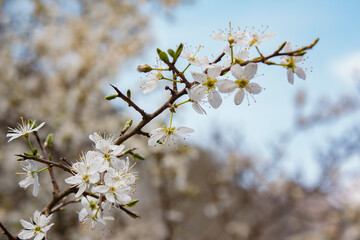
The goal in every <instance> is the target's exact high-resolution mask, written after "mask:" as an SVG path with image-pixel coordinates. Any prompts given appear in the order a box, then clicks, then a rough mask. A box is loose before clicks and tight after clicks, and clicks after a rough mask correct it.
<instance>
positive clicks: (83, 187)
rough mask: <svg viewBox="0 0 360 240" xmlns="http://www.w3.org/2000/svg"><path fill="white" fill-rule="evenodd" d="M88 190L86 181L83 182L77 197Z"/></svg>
mask: <svg viewBox="0 0 360 240" xmlns="http://www.w3.org/2000/svg"><path fill="white" fill-rule="evenodd" d="M85 190H86V183H81V184H80V185H79V190H78V191H77V193H76V194H75V197H80V195H81V194H82V193H83V192H85Z"/></svg>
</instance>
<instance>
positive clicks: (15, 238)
mask: <svg viewBox="0 0 360 240" xmlns="http://www.w3.org/2000/svg"><path fill="white" fill-rule="evenodd" d="M0 228H1V229H2V230H3V232H2V233H3V234H4V235H6V236H7V237H8V238H9V240H17V239H19V238H18V237H17V236H13V235H11V233H10V232H9V230H7V229H6V227H5V226H4V225H3V224H2V223H1V222H0Z"/></svg>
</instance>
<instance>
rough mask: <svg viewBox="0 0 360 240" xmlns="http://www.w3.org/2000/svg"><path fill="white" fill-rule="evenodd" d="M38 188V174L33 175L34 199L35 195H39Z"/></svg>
mask: <svg viewBox="0 0 360 240" xmlns="http://www.w3.org/2000/svg"><path fill="white" fill-rule="evenodd" d="M39 187H40V184H39V177H38V174H37V173H34V187H33V192H32V194H33V196H34V197H37V195H38V194H39Z"/></svg>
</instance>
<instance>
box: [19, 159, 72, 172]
mask: <svg viewBox="0 0 360 240" xmlns="http://www.w3.org/2000/svg"><path fill="white" fill-rule="evenodd" d="M15 156H18V157H22V158H23V159H25V160H26V159H31V160H34V161H37V162H41V163H45V164H48V165H49V166H50V167H52V166H55V167H58V168H61V169H63V170H65V171H67V172H69V173H71V174H73V172H72V171H71V168H70V167H67V166H65V165H63V164H61V163H57V162H52V161H49V160H47V159H43V158H38V157H35V156H26V155H23V154H16V155H15Z"/></svg>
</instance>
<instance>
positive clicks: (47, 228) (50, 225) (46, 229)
mask: <svg viewBox="0 0 360 240" xmlns="http://www.w3.org/2000/svg"><path fill="white" fill-rule="evenodd" d="M53 225H54V223H51V224H49V225H47V226H45V227H43V228H42V230H43V232H47V231H49V229H50V228H51V227H52V226H53Z"/></svg>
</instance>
